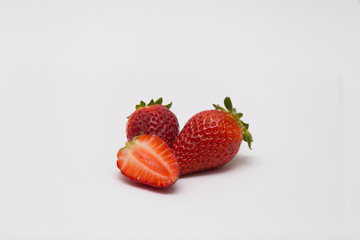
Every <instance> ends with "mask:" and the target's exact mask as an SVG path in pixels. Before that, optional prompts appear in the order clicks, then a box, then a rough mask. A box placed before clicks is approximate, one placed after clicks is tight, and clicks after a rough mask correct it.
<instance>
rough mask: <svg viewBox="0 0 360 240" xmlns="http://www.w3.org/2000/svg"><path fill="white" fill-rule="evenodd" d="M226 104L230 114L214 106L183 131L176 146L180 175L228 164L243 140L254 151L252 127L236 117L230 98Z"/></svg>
mask: <svg viewBox="0 0 360 240" xmlns="http://www.w3.org/2000/svg"><path fill="white" fill-rule="evenodd" d="M224 103H225V107H226V109H227V110H228V111H227V110H225V109H224V108H222V107H220V106H219V105H214V107H215V108H216V109H214V110H208V111H203V112H200V113H198V114H196V115H194V116H193V117H192V118H191V119H190V120H189V121H188V122H187V123H186V124H185V126H184V128H183V129H182V130H181V132H180V134H179V136H178V137H177V139H176V141H175V143H174V145H173V151H174V154H175V156H176V158H177V160H178V162H179V165H180V169H181V171H180V175H185V174H188V173H192V172H197V171H202V170H206V169H211V168H217V167H220V166H222V165H224V164H226V163H227V162H229V161H230V160H231V159H233V158H234V157H235V155H236V153H237V152H238V151H239V148H240V144H241V141H242V140H243V138H244V140H245V141H246V142H248V145H249V148H250V149H251V142H252V141H253V140H252V136H251V134H250V132H249V131H248V128H249V124H246V123H244V122H243V121H241V120H240V118H241V117H242V115H243V114H242V113H236V109H235V108H233V107H232V103H231V100H230V98H229V97H227V98H225V101H224Z"/></svg>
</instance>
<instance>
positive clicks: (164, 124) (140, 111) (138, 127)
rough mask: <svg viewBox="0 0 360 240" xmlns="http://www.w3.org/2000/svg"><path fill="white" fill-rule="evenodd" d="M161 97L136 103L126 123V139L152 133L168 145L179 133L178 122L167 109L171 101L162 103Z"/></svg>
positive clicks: (171, 143)
mask: <svg viewBox="0 0 360 240" xmlns="http://www.w3.org/2000/svg"><path fill="white" fill-rule="evenodd" d="M162 102H163V99H162V98H159V99H158V100H156V101H154V100H153V99H151V101H150V102H149V103H148V104H145V102H143V101H141V102H140V104H139V105H136V111H135V112H133V113H132V114H131V115H130V116H129V119H128V121H127V123H126V135H127V139H128V141H130V142H131V141H132V140H133V139H134V137H136V136H139V135H142V134H152V135H156V136H158V137H160V138H161V139H163V140H164V141H165V143H167V144H168V145H169V146H170V147H171V146H172V145H173V143H174V141H175V139H176V137H177V136H178V134H179V123H178V120H177V118H176V116H175V114H174V113H172V112H171V111H170V110H169V109H170V107H171V105H172V103H170V104H168V105H165V106H164V105H162Z"/></svg>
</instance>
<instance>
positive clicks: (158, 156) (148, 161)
mask: <svg viewBox="0 0 360 240" xmlns="http://www.w3.org/2000/svg"><path fill="white" fill-rule="evenodd" d="M117 157H118V160H117V166H118V168H119V169H120V171H121V172H122V174H123V175H125V176H126V177H128V178H129V179H131V180H133V181H135V182H140V183H143V184H147V185H150V186H153V187H158V188H163V187H169V186H171V185H173V184H174V183H175V182H176V180H177V179H178V177H179V171H180V170H179V165H178V163H177V160H176V158H175V156H174V154H173V153H172V151H171V149H170V147H169V146H168V145H167V144H166V143H165V142H164V141H163V140H162V139H161V138H159V137H157V136H154V135H147V134H145V135H141V136H140V137H137V138H135V139H134V141H133V142H128V143H127V144H126V147H125V148H122V149H120V150H119V152H118V155H117Z"/></svg>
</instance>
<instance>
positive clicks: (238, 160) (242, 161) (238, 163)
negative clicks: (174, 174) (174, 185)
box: [180, 155, 252, 178]
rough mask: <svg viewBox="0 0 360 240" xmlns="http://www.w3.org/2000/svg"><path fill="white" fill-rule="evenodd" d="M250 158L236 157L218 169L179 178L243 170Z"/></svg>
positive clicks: (249, 162)
mask: <svg viewBox="0 0 360 240" xmlns="http://www.w3.org/2000/svg"><path fill="white" fill-rule="evenodd" d="M251 158H252V157H248V156H239V155H237V156H235V158H234V159H232V160H231V161H230V162H228V163H227V164H225V165H223V166H221V167H219V168H213V169H209V170H204V171H200V172H194V173H190V174H186V175H183V176H180V178H191V177H201V176H207V175H213V174H222V173H226V172H230V171H235V169H239V168H243V167H245V166H246V165H249V164H252V162H251Z"/></svg>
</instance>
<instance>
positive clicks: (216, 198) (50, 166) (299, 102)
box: [0, 0, 360, 240]
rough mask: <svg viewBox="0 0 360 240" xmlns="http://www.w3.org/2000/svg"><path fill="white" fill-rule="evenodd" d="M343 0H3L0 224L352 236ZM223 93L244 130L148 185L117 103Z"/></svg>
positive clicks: (351, 136)
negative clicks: (129, 165)
mask: <svg viewBox="0 0 360 240" xmlns="http://www.w3.org/2000/svg"><path fill="white" fill-rule="evenodd" d="M359 30H360V24H359V4H357V2H356V1H340V0H339V1H271V3H270V1H260V2H259V1H256V3H255V2H254V3H249V1H248V2H245V1H244V2H237V1H221V2H220V1H219V2H217V1H189V2H186V1H152V2H151V3H149V2H148V1H131V2H130V1H127V2H123V1H102V2H101V3H100V2H97V3H95V2H92V3H88V2H86V1H84V2H81V1H68V2H66V1H59V2H57V3H56V2H52V3H51V4H50V3H48V2H45V1H37V2H28V1H17V2H15V1H0V34H1V38H0V109H1V111H0V114H1V115H0V238H1V239H49V238H51V239H79V238H81V239H99V238H102V239H119V237H123V238H124V239H125V238H126V239H131V238H133V239H144V238H145V237H147V238H149V239H155V238H160V239H165V238H166V239H167V238H169V237H171V238H172V239H184V238H185V237H187V238H189V239H194V238H199V239H203V238H204V239H205V238H206V239H219V238H224V239H239V238H243V239H250V240H252V239H277V240H279V239H326V240H329V239H330V240H331V239H341V240H342V239H349V240H350V239H351V240H353V239H354V240H355V239H360V232H359V228H358V226H359V225H360V208H359V202H360V191H359V189H360V186H359V185H360V179H359V171H360V164H359V161H358V159H359V156H360V155H359V147H358V136H359V134H360V131H359V125H358V122H359V121H360V119H359V116H360V115H359V106H358V102H359V100H360V99H359V97H358V95H357V94H358V92H359V90H360V85H359V80H360V78H359V77H360V74H359V68H358V67H359V66H360V65H359V64H360V62H359V56H360V49H359V44H358V43H359V42H360V35H359ZM159 96H163V97H164V99H165V102H167V101H173V102H174V104H173V108H172V110H173V112H174V113H176V114H177V116H178V118H179V122H180V125H181V126H183V125H184V124H185V122H186V121H187V120H188V119H189V118H190V117H191V116H192V115H193V114H195V113H196V112H198V111H201V110H204V109H210V108H211V104H212V103H220V102H222V100H223V98H224V97H225V96H231V97H232V100H233V104H234V106H236V107H237V109H239V110H241V111H242V112H243V113H244V121H247V122H249V123H250V130H251V132H252V134H253V136H254V139H255V142H254V143H253V144H254V145H253V147H254V150H253V151H250V150H248V149H247V148H246V145H245V144H244V145H243V146H242V147H241V149H240V153H239V154H238V156H237V157H236V158H235V159H234V160H233V161H232V162H231V163H229V164H228V165H226V166H224V167H223V168H221V169H218V170H213V171H209V172H204V173H200V174H195V175H190V176H187V177H183V178H180V179H179V181H178V182H177V183H176V184H175V185H174V186H173V187H172V188H170V189H167V190H165V191H158V190H154V189H152V188H148V187H142V186H140V185H137V184H133V183H131V182H129V181H127V180H126V179H125V178H124V177H123V176H121V174H120V173H119V171H118V170H117V168H116V165H115V162H116V158H115V157H116V153H117V150H118V149H119V148H120V147H122V146H123V145H124V143H125V123H126V116H128V115H129V114H130V113H131V112H132V111H133V107H134V105H135V104H137V103H138V101H140V100H141V99H143V100H146V101H148V100H149V99H150V98H156V97H159Z"/></svg>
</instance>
